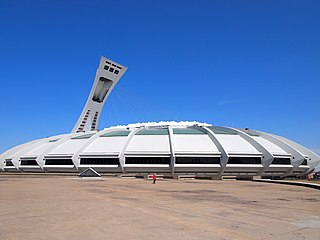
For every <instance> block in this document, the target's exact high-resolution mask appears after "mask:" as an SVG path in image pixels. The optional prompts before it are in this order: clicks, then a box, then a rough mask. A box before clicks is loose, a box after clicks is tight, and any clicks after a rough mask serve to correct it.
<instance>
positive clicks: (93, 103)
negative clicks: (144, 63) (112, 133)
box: [72, 57, 127, 132]
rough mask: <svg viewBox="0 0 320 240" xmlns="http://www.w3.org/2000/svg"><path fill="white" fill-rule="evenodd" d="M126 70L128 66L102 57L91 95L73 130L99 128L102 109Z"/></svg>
mask: <svg viewBox="0 0 320 240" xmlns="http://www.w3.org/2000/svg"><path fill="white" fill-rule="evenodd" d="M126 70H127V68H126V67H124V66H122V65H120V64H118V63H116V62H114V61H111V60H109V59H107V58H105V57H101V60H100V64H99V68H98V69H97V73H96V77H95V80H94V83H93V86H92V89H91V92H90V95H89V97H88V100H87V102H86V105H85V106H84V108H83V110H82V113H81V115H80V117H79V119H78V121H77V123H76V124H75V125H74V127H73V129H72V132H87V131H94V130H97V129H98V122H99V118H100V113H101V110H102V108H103V106H104V104H105V102H106V100H107V98H108V96H109V94H110V93H111V91H112V89H113V88H114V87H115V85H116V84H117V83H118V81H119V80H120V78H121V77H122V75H123V74H124V73H125V72H126Z"/></svg>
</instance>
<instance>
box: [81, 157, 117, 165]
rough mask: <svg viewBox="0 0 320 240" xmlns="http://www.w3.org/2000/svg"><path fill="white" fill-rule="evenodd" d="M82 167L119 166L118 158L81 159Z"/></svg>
mask: <svg viewBox="0 0 320 240" xmlns="http://www.w3.org/2000/svg"><path fill="white" fill-rule="evenodd" d="M80 164H84V165H119V158H81V160H80Z"/></svg>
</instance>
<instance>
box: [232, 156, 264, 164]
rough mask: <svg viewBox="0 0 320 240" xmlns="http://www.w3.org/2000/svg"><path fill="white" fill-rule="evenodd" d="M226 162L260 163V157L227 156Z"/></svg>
mask: <svg viewBox="0 0 320 240" xmlns="http://www.w3.org/2000/svg"><path fill="white" fill-rule="evenodd" d="M227 164H261V158H260V157H229V160H228V163H227Z"/></svg>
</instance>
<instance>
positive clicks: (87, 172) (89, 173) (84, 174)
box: [79, 168, 101, 177]
mask: <svg viewBox="0 0 320 240" xmlns="http://www.w3.org/2000/svg"><path fill="white" fill-rule="evenodd" d="M79 177H101V175H100V174H99V173H97V172H96V171H95V170H94V169H92V168H87V169H86V170H84V171H83V172H81V173H80V174H79Z"/></svg>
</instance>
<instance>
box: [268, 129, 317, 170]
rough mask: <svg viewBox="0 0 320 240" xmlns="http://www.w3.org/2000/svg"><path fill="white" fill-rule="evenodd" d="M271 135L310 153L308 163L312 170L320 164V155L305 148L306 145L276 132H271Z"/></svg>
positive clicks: (305, 152)
mask: <svg viewBox="0 0 320 240" xmlns="http://www.w3.org/2000/svg"><path fill="white" fill-rule="evenodd" d="M270 135H271V136H273V137H275V138H279V139H281V140H282V141H283V142H285V143H286V144H288V145H290V146H292V147H293V148H295V149H297V150H298V151H299V152H301V153H303V154H305V155H308V160H309V161H308V165H309V166H310V171H312V170H313V169H314V168H315V167H316V166H318V164H320V156H318V155H317V154H315V153H314V152H312V151H310V150H309V149H307V148H305V147H304V146H301V145H300V144H298V143H295V142H293V141H291V140H290V139H287V138H284V137H281V136H277V135H274V134H270ZM310 171H309V172H310Z"/></svg>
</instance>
